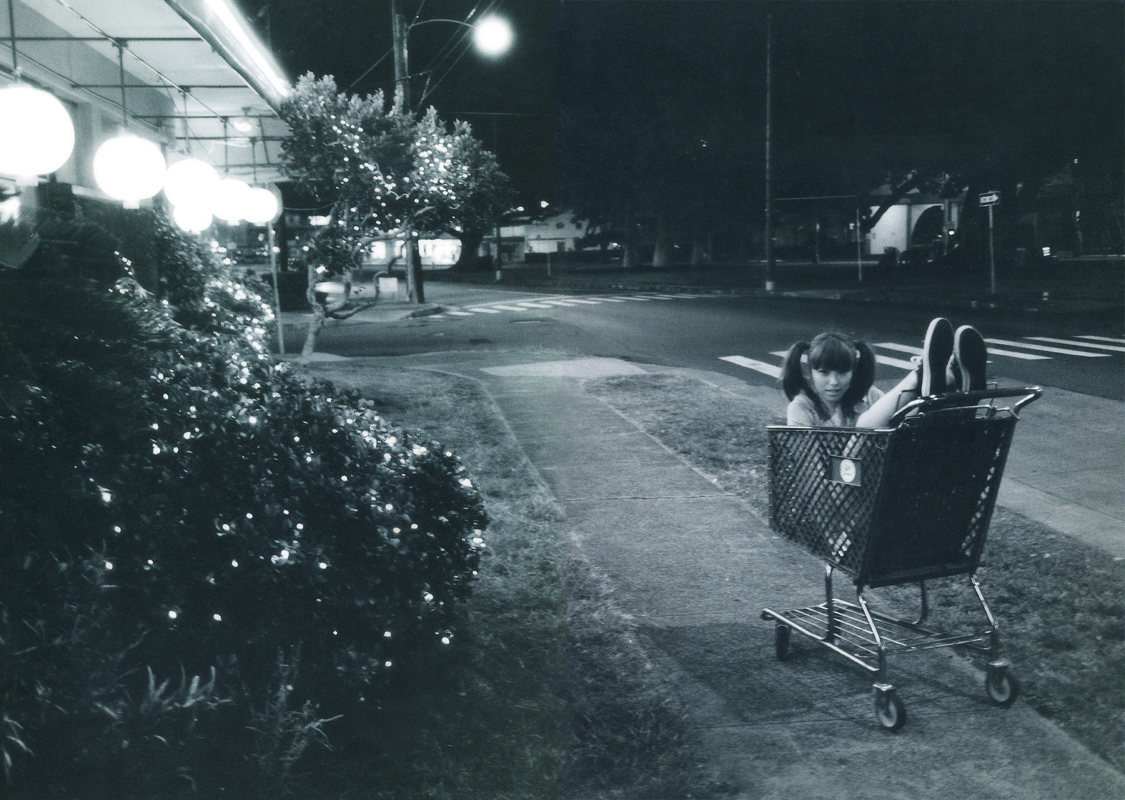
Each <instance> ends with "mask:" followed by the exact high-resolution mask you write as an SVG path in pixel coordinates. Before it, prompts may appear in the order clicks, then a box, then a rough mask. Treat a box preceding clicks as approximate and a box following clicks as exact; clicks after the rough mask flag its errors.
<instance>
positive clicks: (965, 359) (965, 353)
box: [953, 325, 988, 392]
mask: <svg viewBox="0 0 1125 800" xmlns="http://www.w3.org/2000/svg"><path fill="white" fill-rule="evenodd" d="M953 358H954V363H955V365H956V368H957V371H958V373H959V374H960V376H961V391H963V392H979V391H982V390H984V389H987V388H988V378H987V376H986V374H985V373H986V371H987V366H988V347H987V346H986V345H985V343H984V337H982V336H981V335H980V332H979V331H978V330H977V329H976V328H974V327H972V326H971V325H962V326H961V327H960V328H958V329H957V333H955V334H954V335H953Z"/></svg>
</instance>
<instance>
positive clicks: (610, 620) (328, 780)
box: [295, 359, 723, 800]
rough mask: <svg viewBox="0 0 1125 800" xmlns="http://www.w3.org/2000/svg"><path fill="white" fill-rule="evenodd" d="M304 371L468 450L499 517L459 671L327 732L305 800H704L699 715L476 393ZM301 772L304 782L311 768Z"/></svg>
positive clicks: (300, 791)
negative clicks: (675, 688) (666, 681)
mask: <svg viewBox="0 0 1125 800" xmlns="http://www.w3.org/2000/svg"><path fill="white" fill-rule="evenodd" d="M307 371H308V372H309V373H310V374H312V375H314V376H316V377H323V378H328V379H330V380H333V381H334V382H337V383H339V384H341V385H349V386H353V387H355V388H357V389H359V390H360V391H361V392H362V393H363V394H364V395H365V396H366V397H368V398H370V399H372V400H373V401H374V402H375V404H376V407H377V408H378V410H379V412H380V413H381V414H383V415H384V416H385V417H386V418H387V419H389V420H392V421H393V422H395V423H396V424H398V425H400V426H403V427H406V428H408V429H413V430H416V431H422V432H424V433H425V434H427V435H428V436H430V437H432V438H434V439H436V440H438V441H440V442H441V443H442V444H443V445H445V446H446V447H447V448H449V449H450V450H452V451H453V452H455V453H457V455H458V456H459V457H460V458H461V460H462V462H463V463H464V464H465V466H466V469H467V471H468V473H469V475H470V476H471V478H472V480H473V482H474V484H476V486H477V487H478V488H479V489H480V490H481V492H482V494H483V495H484V497H485V501H486V507H487V510H488V514H489V516H490V518H491V520H492V522H491V523H490V525H489V526H488V528H487V530H486V531H485V532H484V538H485V541H486V543H487V550H486V555H485V557H484V559H483V560H482V564H481V568H480V574H479V578H478V581H477V584H476V587H475V590H474V593H473V597H472V599H471V600H470V602H469V603H468V606H467V609H466V616H465V624H464V626H463V630H462V631H459V632H458V633H457V635H456V636H455V640H456V643H457V644H456V646H455V647H454V648H453V652H452V654H451V656H450V658H449V661H448V662H447V663H443V664H435V665H434V668H433V669H432V670H429V671H427V674H421V675H409V676H403V677H402V679H401V685H400V687H399V689H398V691H397V692H396V694H395V697H394V698H393V699H392V700H390V701H388V702H386V703H385V704H384V705H383V706H382V707H381V708H378V709H372V710H369V711H365V712H360V711H357V712H356V713H355V714H354V715H350V719H348V720H347V721H341V722H337V723H332V724H330V725H327V726H326V733H327V735H328V737H329V740H330V742H331V745H332V749H331V750H326V749H322V750H319V751H317V752H315V753H310V754H309V755H308V756H306V758H305V759H304V760H302V761H301V762H300V763H299V764H298V767H297V771H298V772H300V773H301V774H300V776H299V778H298V784H299V785H298V786H297V787H296V792H295V793H296V794H297V795H298V796H301V797H306V798H318V797H324V798H329V797H332V798H339V797H348V798H353V797H354V798H396V799H397V798H457V799H458V800H462V799H463V798H482V799H483V798H489V800H503V799H504V798H528V800H531V799H532V798H534V800H543V799H544V798H553V797H562V798H567V797H591V796H599V797H607V796H609V797H622V798H629V797H706V796H714V795H715V794H721V793H722V791H723V788H722V787H721V786H718V785H716V784H713V783H711V781H710V779H709V776H708V774H707V772H706V770H705V768H704V767H703V765H702V761H701V759H700V758H699V757H698V752H697V750H696V748H695V742H694V740H693V738H692V735H691V734H690V732H689V729H688V727H687V725H686V723H685V719H686V714H685V713H684V710H683V709H682V708H681V707H679V706H678V704H677V701H676V699H675V698H674V697H673V695H672V693H671V692H670V691H669V690H668V689H667V687H666V686H664V685H663V684H662V682H661V681H660V679H659V678H658V677H657V676H656V675H654V672H653V671H652V670H651V665H650V664H649V661H648V659H647V657H646V655H645V652H644V650H643V648H642V647H641V646H640V645H639V643H638V641H637V639H636V637H635V634H634V631H633V630H632V628H631V627H630V625H629V624H628V623H627V622H626V621H625V620H624V619H623V617H622V616H621V615H620V614H619V613H617V611H616V610H615V608H614V606H613V605H612V603H611V602H609V601H608V599H607V597H608V589H607V587H605V586H604V584H603V583H602V581H601V580H600V578H599V576H598V575H596V574H595V573H593V571H592V570H591V569H590V568H589V567H588V566H587V565H586V564H585V563H583V562H582V561H581V560H580V559H579V558H578V557H577V556H576V554H575V553H574V552H573V550H571V549H569V548H568V547H567V546H566V544H565V539H564V527H563V517H562V513H561V510H560V508H559V506H558V504H557V503H556V501H555V499H554V497H553V495H552V494H551V493H550V492H549V491H548V489H547V488H546V487H545V486H544V485H543V484H542V482H541V481H540V479H539V477H538V474H537V473H536V472H535V471H534V469H532V468H531V466H530V464H529V463H528V462H527V461H526V458H525V457H524V455H523V451H522V450H521V449H520V448H519V446H518V444H517V443H516V441H515V440H514V439H513V437H512V435H511V433H510V432H509V430H508V428H507V424H506V422H505V421H504V420H503V418H502V417H501V416H500V414H499V411H498V409H497V408H496V407H495V406H494V404H493V403H492V401H491V399H490V398H489V397H488V396H487V394H486V393H485V392H484V391H483V390H482V388H481V387H480V386H479V385H478V384H476V383H475V382H473V381H470V380H466V379H462V378H457V377H454V376H449V375H443V374H438V373H433V372H422V371H412V370H401V369H390V368H380V367H374V366H372V365H371V363H370V362H365V361H364V360H363V359H353V360H348V361H331V362H314V363H313V364H311V365H309V366H308V367H307ZM302 770H303V772H302Z"/></svg>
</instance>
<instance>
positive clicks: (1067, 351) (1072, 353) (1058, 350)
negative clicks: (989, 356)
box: [985, 339, 1109, 358]
mask: <svg viewBox="0 0 1125 800" xmlns="http://www.w3.org/2000/svg"><path fill="white" fill-rule="evenodd" d="M985 341H986V342H988V343H989V344H1008V345H1013V346H1014V347H1026V348H1028V349H1030V350H1042V351H1043V352H1044V353H1062V354H1063V355H1067V356H1082V357H1083V358H1109V353H1091V352H1089V351H1088V350H1071V349H1069V348H1065V347H1049V346H1047V345H1045V344H1029V343H1028V342H1013V341H1012V340H1011V339H985Z"/></svg>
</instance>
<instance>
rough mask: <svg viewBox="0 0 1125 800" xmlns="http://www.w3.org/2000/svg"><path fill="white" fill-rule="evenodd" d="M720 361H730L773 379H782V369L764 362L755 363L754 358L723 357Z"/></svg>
mask: <svg viewBox="0 0 1125 800" xmlns="http://www.w3.org/2000/svg"><path fill="white" fill-rule="evenodd" d="M719 360H720V361H729V362H730V363H731V364H737V365H738V366H740V367H746V368H747V369H752V370H757V371H758V372H762V373H765V374H766V375H769V376H770V377H771V378H780V377H781V367H776V366H774V365H773V364H767V363H765V362H764V361H755V360H754V359H752V358H746V356H721V357H720V358H719Z"/></svg>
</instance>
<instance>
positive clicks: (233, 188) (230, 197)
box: [211, 178, 250, 225]
mask: <svg viewBox="0 0 1125 800" xmlns="http://www.w3.org/2000/svg"><path fill="white" fill-rule="evenodd" d="M249 194H250V186H249V185H248V184H247V183H246V181H240V180H239V179H238V178H223V179H222V180H221V181H219V184H218V186H216V187H215V192H214V194H213V195H212V198H211V213H213V214H214V215H215V216H216V217H218V218H219V219H221V220H223V221H224V222H226V223H228V224H230V225H234V224H235V223H238V222H241V221H242V220H244V219H246V206H247V204H248V197H249Z"/></svg>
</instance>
